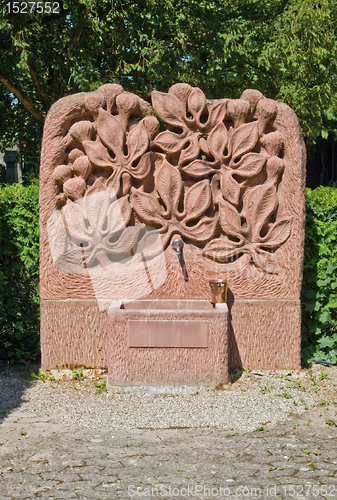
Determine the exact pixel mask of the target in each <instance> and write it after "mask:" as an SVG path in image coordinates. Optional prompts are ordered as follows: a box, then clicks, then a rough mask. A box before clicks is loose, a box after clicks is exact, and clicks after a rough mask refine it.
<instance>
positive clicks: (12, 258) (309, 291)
mask: <svg viewBox="0 0 337 500" xmlns="http://www.w3.org/2000/svg"><path fill="white" fill-rule="evenodd" d="M38 221H39V208H38V186H37V185H32V186H28V187H20V186H18V185H13V186H4V187H0V298H1V299H0V363H1V362H2V363H6V364H7V363H10V364H12V363H20V362H24V361H26V360H29V359H36V357H37V356H38V355H39V291H38V274H39V268H38V260H39V231H38V227H39V224H38ZM302 304H303V337H302V338H303V345H302V354H303V361H304V362H308V361H309V362H310V360H311V359H313V358H316V359H324V360H328V361H332V362H336V360H337V189H333V188H327V187H319V188H317V189H314V190H311V189H307V218H306V241H305V259H304V274H303V287H302Z"/></svg>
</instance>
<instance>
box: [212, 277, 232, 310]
mask: <svg viewBox="0 0 337 500" xmlns="http://www.w3.org/2000/svg"><path fill="white" fill-rule="evenodd" d="M209 284H210V287H211V290H212V303H213V304H223V303H224V302H227V290H228V283H227V281H225V280H222V279H220V280H211V281H209Z"/></svg>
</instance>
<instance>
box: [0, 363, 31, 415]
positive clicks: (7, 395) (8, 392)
mask: <svg viewBox="0 0 337 500" xmlns="http://www.w3.org/2000/svg"><path fill="white" fill-rule="evenodd" d="M38 371H39V365H28V366H21V365H13V366H11V367H9V368H5V369H2V370H1V372H0V424H1V423H2V422H3V420H4V419H5V418H6V417H7V416H8V415H9V414H10V413H11V412H12V411H14V410H16V409H17V408H19V407H20V406H21V404H22V403H23V401H24V399H23V397H24V393H25V391H26V389H28V388H29V387H30V386H31V385H32V384H33V383H34V378H33V377H32V373H38Z"/></svg>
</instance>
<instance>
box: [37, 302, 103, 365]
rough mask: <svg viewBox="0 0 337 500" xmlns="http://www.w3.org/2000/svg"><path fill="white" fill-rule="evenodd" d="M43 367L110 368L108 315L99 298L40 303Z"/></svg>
mask: <svg viewBox="0 0 337 500" xmlns="http://www.w3.org/2000/svg"><path fill="white" fill-rule="evenodd" d="M41 333H42V334H41V351H42V369H43V370H45V369H51V368H61V367H69V368H73V367H76V366H86V367H88V368H106V367H107V347H108V339H107V336H108V318H107V312H106V311H99V308H98V304H97V302H96V300H87V301H84V300H82V301H79V300H65V301H58V300H50V301H49V300H48V301H42V303H41Z"/></svg>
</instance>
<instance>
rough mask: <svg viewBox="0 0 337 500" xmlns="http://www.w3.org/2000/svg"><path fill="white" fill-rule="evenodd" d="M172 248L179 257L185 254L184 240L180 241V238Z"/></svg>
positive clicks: (173, 242) (174, 241) (173, 243)
mask: <svg viewBox="0 0 337 500" xmlns="http://www.w3.org/2000/svg"><path fill="white" fill-rule="evenodd" d="M172 248H173V250H175V251H176V252H177V255H178V257H179V256H180V255H182V253H183V248H184V242H183V240H179V239H178V238H177V239H176V240H173V241H172Z"/></svg>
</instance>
